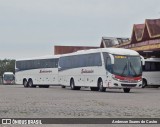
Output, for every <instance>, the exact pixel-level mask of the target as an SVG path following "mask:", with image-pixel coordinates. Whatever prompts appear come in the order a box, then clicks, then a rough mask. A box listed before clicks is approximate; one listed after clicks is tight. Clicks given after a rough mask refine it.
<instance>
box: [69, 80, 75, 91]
mask: <svg viewBox="0 0 160 127" xmlns="http://www.w3.org/2000/svg"><path fill="white" fill-rule="evenodd" d="M70 86H71V90H76V87H75V84H74V79H71V81H70Z"/></svg>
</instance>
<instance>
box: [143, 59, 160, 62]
mask: <svg viewBox="0 0 160 127" xmlns="http://www.w3.org/2000/svg"><path fill="white" fill-rule="evenodd" d="M144 60H145V61H150V62H152V61H153V62H160V58H147V59H144Z"/></svg>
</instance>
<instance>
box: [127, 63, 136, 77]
mask: <svg viewBox="0 0 160 127" xmlns="http://www.w3.org/2000/svg"><path fill="white" fill-rule="evenodd" d="M129 65H130V67H131V69H132V71H133V72H134V73H135V75H137V73H136V71H135V69H134V68H133V65H132V64H131V62H130V63H129Z"/></svg>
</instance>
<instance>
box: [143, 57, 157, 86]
mask: <svg viewBox="0 0 160 127" xmlns="http://www.w3.org/2000/svg"><path fill="white" fill-rule="evenodd" d="M142 76H143V87H145V86H155V87H160V58H147V59H145V65H144V66H143V73H142Z"/></svg>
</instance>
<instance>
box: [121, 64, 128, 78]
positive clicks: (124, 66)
mask: <svg viewBox="0 0 160 127" xmlns="http://www.w3.org/2000/svg"><path fill="white" fill-rule="evenodd" d="M126 68H127V63H126V65H125V66H124V68H123V72H122V73H121V75H123V74H124V72H125V70H126Z"/></svg>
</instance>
